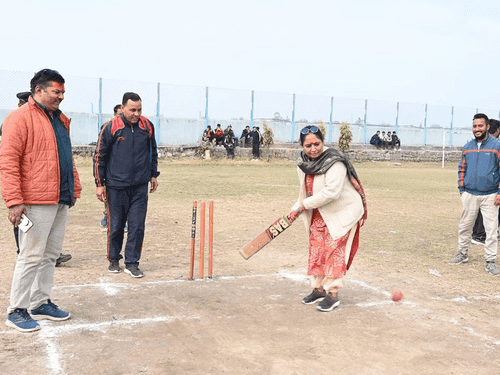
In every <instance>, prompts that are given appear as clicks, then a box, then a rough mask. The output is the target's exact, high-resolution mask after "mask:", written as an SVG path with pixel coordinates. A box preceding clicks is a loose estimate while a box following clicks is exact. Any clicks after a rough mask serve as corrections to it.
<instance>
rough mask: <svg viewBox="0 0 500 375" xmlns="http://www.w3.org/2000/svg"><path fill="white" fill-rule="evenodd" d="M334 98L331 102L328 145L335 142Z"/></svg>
mask: <svg viewBox="0 0 500 375" xmlns="http://www.w3.org/2000/svg"><path fill="white" fill-rule="evenodd" d="M332 120H333V96H332V98H331V100H330V127H329V128H328V143H332V142H333V121H332Z"/></svg>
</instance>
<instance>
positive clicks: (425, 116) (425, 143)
mask: <svg viewBox="0 0 500 375" xmlns="http://www.w3.org/2000/svg"><path fill="white" fill-rule="evenodd" d="M424 146H427V103H425V107H424Z"/></svg>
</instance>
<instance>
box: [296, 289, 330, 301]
mask: <svg viewBox="0 0 500 375" xmlns="http://www.w3.org/2000/svg"><path fill="white" fill-rule="evenodd" d="M325 296H326V292H325V291H324V290H322V291H321V292H320V291H319V290H318V288H314V289H313V291H312V292H311V294H309V295H308V296H306V297H304V298H302V303H303V304H304V305H312V304H313V303H315V302H319V301H322V300H323V298H325Z"/></svg>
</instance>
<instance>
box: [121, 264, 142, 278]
mask: <svg viewBox="0 0 500 375" xmlns="http://www.w3.org/2000/svg"><path fill="white" fill-rule="evenodd" d="M125 273H128V274H129V275H130V276H132V277H144V272H142V271H141V270H140V269H139V267H136V266H127V267H125Z"/></svg>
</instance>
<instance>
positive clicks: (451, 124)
mask: <svg viewBox="0 0 500 375" xmlns="http://www.w3.org/2000/svg"><path fill="white" fill-rule="evenodd" d="M449 144H450V147H452V146H453V106H451V122H450V143H449Z"/></svg>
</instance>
